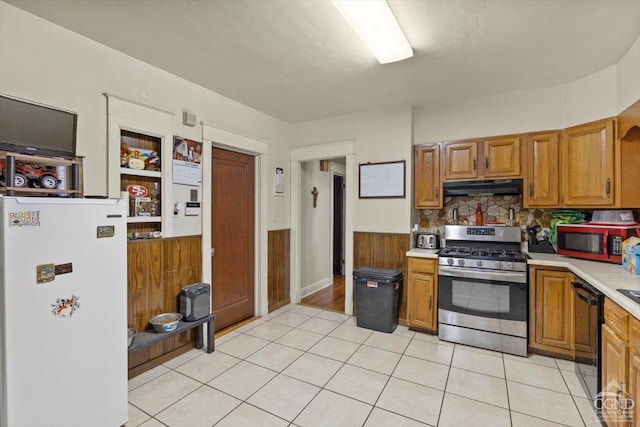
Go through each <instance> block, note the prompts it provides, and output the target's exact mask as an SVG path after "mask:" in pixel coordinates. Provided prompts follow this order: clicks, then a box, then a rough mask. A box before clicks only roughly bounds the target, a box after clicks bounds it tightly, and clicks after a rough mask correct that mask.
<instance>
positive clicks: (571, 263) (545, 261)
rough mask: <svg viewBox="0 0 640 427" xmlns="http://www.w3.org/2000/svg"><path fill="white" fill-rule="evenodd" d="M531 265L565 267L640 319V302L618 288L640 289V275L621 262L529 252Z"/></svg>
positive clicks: (528, 261)
mask: <svg viewBox="0 0 640 427" xmlns="http://www.w3.org/2000/svg"><path fill="white" fill-rule="evenodd" d="M528 255H529V256H530V257H531V259H530V260H527V263H528V264H530V265H540V266H548V267H564V268H567V269H569V270H570V271H571V272H572V273H574V274H575V275H576V276H580V277H581V278H582V279H584V280H585V281H586V282H588V283H590V284H591V285H593V286H594V287H595V288H596V289H598V290H599V291H600V292H602V293H603V294H605V295H606V296H607V297H608V298H610V299H611V300H612V301H613V302H615V303H616V304H618V305H619V306H620V307H622V308H624V309H625V310H627V311H628V312H629V313H631V314H632V315H633V316H635V317H636V318H638V319H640V304H638V303H636V302H634V301H633V300H631V299H630V298H628V297H626V296H624V295H622V294H621V293H620V292H618V291H617V290H616V289H633V290H637V291H640V275H636V274H631V273H629V272H628V271H624V270H623V269H622V266H621V265H620V264H611V263H607V262H599V261H587V260H583V259H577V258H569V257H565V256H562V255H554V254H539V253H533V252H528Z"/></svg>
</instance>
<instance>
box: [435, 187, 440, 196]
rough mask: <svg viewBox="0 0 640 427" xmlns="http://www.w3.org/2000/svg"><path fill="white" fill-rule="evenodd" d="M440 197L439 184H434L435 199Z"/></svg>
mask: <svg viewBox="0 0 640 427" xmlns="http://www.w3.org/2000/svg"><path fill="white" fill-rule="evenodd" d="M439 197H440V186H438V185H436V199H437V198H439Z"/></svg>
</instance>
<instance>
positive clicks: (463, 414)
mask: <svg viewBox="0 0 640 427" xmlns="http://www.w3.org/2000/svg"><path fill="white" fill-rule="evenodd" d="M572 369H573V365H572V364H571V363H567V362H566V361H563V360H557V359H553V358H549V357H543V356H539V355H531V356H530V357H528V358H523V357H518V356H512V355H503V354H500V353H496V352H493V351H488V350H482V349H477V348H473V347H467V346H464V345H459V344H452V343H448V342H444V341H440V340H438V338H437V337H436V336H433V335H428V334H422V333H419V332H413V331H410V330H408V329H407V328H406V327H403V326H398V328H397V329H396V331H395V332H394V333H393V334H386V333H383V332H376V331H372V330H369V329H364V328H359V327H358V326H357V325H356V319H355V318H354V317H350V316H346V315H343V314H338V313H333V312H329V311H322V310H318V309H314V308H310V307H304V306H299V305H294V304H291V305H288V306H286V307H283V308H281V309H279V310H277V311H275V312H272V313H270V314H269V315H268V316H265V317H263V318H261V319H258V320H256V321H253V322H251V323H249V324H247V325H245V326H243V327H241V328H239V329H236V330H235V331H234V332H231V333H229V334H226V335H224V336H223V337H220V338H219V339H217V340H216V351H215V352H214V353H211V354H207V353H206V352H204V350H195V349H194V350H191V351H189V352H187V353H185V354H183V355H181V356H179V357H177V358H175V359H172V360H170V361H169V362H167V363H165V364H164V365H162V366H158V367H156V368H154V369H152V370H151V371H148V372H145V373H144V374H142V375H139V376H137V377H135V378H132V379H131V380H130V381H129V422H128V423H127V426H144V427H150V426H169V427H179V426H185V427H197V426H214V425H215V426H232V427H244V426H283V427H286V426H299V427H304V426H345V427H351V426H366V427H372V426H385V427H386V426H394V427H395V426H425V425H431V426H436V425H437V426H558V425H568V426H589V427H590V426H599V425H600V423H599V422H598V420H597V419H596V417H595V415H594V413H593V411H592V410H591V409H590V405H589V402H588V401H587V399H586V398H585V395H584V393H583V391H582V388H581V387H580V384H579V383H578V380H577V377H576V376H575V374H574V373H573V371H572Z"/></svg>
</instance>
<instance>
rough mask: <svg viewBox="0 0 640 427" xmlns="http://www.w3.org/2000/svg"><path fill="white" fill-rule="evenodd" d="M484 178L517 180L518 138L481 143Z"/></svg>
mask: <svg viewBox="0 0 640 427" xmlns="http://www.w3.org/2000/svg"><path fill="white" fill-rule="evenodd" d="M482 148H483V155H484V160H483V162H484V173H483V176H484V177H485V178H519V177H520V176H521V175H520V137H519V136H516V137H505V138H494V139H488V140H485V141H484V143H483V147H482Z"/></svg>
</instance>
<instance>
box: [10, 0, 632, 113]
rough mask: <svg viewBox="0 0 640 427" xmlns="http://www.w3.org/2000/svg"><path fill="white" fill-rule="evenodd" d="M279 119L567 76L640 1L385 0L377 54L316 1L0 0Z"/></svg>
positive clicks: (591, 62)
mask: <svg viewBox="0 0 640 427" xmlns="http://www.w3.org/2000/svg"><path fill="white" fill-rule="evenodd" d="M3 1H6V2H7V3H10V4H12V5H14V6H17V7H19V8H21V9H24V10H25V11H27V12H30V13H32V14H35V15H38V16H40V17H42V18H44V19H46V20H48V21H51V22H54V23H56V24H58V25H61V26H63V27H66V28H68V29H70V30H72V31H74V32H77V33H80V34H83V35H85V36H86V37H89V38H91V39H94V40H96V41H98V42H100V43H102V44H104V45H106V46H110V47H112V48H114V49H117V50H119V51H121V52H124V53H126V54H128V55H130V56H133V57H135V58H138V59H140V60H141V61H144V62H146V63H149V64H152V65H154V66H156V67H158V68H161V69H163V70H166V71H168V72H170V73H172V74H175V75H178V76H180V77H182V78H184V79H187V80H190V81H192V82H194V83H197V84H199V85H201V86H203V87H206V88H208V89H211V90H212V91H215V92H217V93H219V94H222V95H225V96H227V97H229V98H232V99H234V100H236V101H239V102H241V103H243V104H245V105H248V106H250V107H252V108H254V109H256V110H259V111H262V112H264V113H266V114H269V115H271V116H274V117H276V118H279V119H281V120H283V121H286V122H289V123H298V122H304V121H309V120H316V119H322V118H327V117H333V116H338V115H344V114H350V113H355V112H358V111H365V110H373V109H379V108H390V107H395V106H401V105H409V104H411V105H414V106H415V107H417V108H429V107H430V106H434V105H439V104H445V103H450V102H456V101H460V100H464V99H469V98H475V97H480V96H486V95H493V94H499V93H506V92H512V91H519V90H527V89H535V88H541V87H548V86H553V85H559V84H564V83H567V82H571V81H573V80H575V79H577V78H580V77H583V76H585V75H588V74H590V73H592V72H594V71H597V70H600V69H602V68H605V67H607V66H610V65H613V64H615V63H616V62H617V61H618V60H619V59H620V58H621V57H622V56H623V55H624V53H625V52H626V51H627V50H628V49H629V47H630V46H631V45H632V44H633V42H634V41H635V40H636V39H637V38H638V36H640V0H555V1H548V0H401V1H394V0H390V1H389V3H390V5H391V9H392V10H393V13H394V14H395V16H396V18H397V19H398V21H399V23H400V26H401V27H402V28H403V30H404V32H405V34H406V36H407V38H408V40H409V43H410V44H411V46H412V47H413V49H414V56H413V58H410V59H408V60H405V61H401V62H397V63H392V64H386V65H380V64H379V63H378V62H377V61H376V59H375V58H374V57H373V56H372V55H371V54H370V53H369V51H368V50H367V49H366V48H365V46H364V44H363V43H362V42H361V41H360V40H359V39H358V38H357V36H356V35H355V33H354V32H353V30H352V29H351V27H349V25H348V24H347V23H346V22H345V21H344V19H343V18H342V16H341V15H340V13H339V12H338V11H337V10H336V9H335V8H334V7H333V5H332V4H331V3H330V2H328V1H325V0H219V1H216V0H171V1H161V0H129V1H121V0H3Z"/></svg>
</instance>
